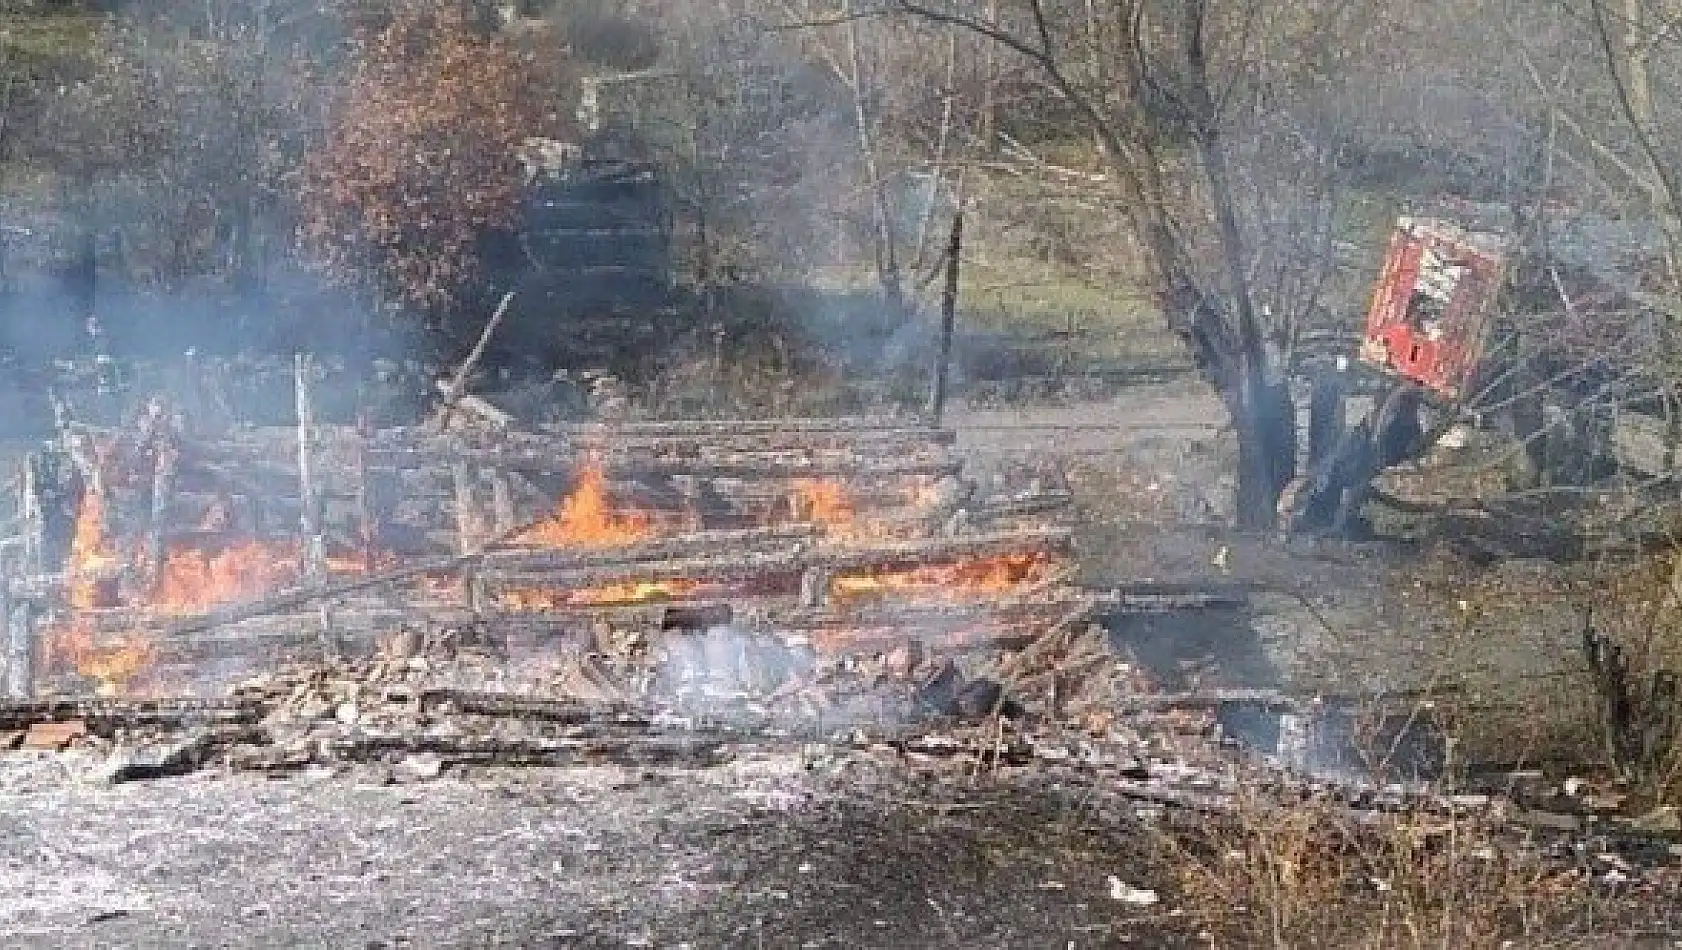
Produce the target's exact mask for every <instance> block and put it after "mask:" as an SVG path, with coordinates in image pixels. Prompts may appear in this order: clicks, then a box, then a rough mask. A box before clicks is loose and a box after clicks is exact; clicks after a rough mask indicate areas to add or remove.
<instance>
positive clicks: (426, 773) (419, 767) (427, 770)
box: [392, 752, 444, 782]
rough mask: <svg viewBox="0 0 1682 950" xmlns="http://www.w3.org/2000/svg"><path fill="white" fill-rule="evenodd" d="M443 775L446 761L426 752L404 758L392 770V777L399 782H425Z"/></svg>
mask: <svg viewBox="0 0 1682 950" xmlns="http://www.w3.org/2000/svg"><path fill="white" fill-rule="evenodd" d="M442 774H444V760H443V759H441V758H439V757H438V756H436V755H432V754H431V753H424V752H422V753H414V754H411V755H406V756H404V757H403V760H402V761H401V762H398V763H397V765H396V767H395V768H393V769H392V777H393V778H395V779H396V780H397V781H399V782H425V781H430V780H432V779H435V778H437V777H438V776H440V775H442Z"/></svg>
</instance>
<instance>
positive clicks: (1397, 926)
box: [1172, 798, 1609, 950]
mask: <svg viewBox="0 0 1682 950" xmlns="http://www.w3.org/2000/svg"><path fill="white" fill-rule="evenodd" d="M1172 847H1173V848H1175V849H1177V851H1178V854H1177V855H1176V860H1175V862H1174V866H1175V868H1176V873H1177V875H1178V881H1177V884H1178V887H1179V890H1180V897H1181V899H1182V901H1183V907H1184V909H1185V911H1186V913H1187V914H1188V915H1189V916H1190V917H1192V919H1193V920H1194V921H1195V923H1196V925H1197V926H1198V928H1199V929H1200V930H1201V932H1202V934H1203V935H1204V937H1205V938H1206V939H1207V940H1208V941H1209V942H1210V943H1212V944H1213V945H1216V946H1231V947H1366V948H1374V950H1377V948H1383V950H1391V948H1424V947H1453V948H1462V947H1466V948H1473V947H1503V946H1520V945H1522V946H1538V945H1555V946H1560V945H1572V944H1576V943H1579V942H1581V941H1586V940H1588V938H1589V937H1590V935H1591V934H1594V933H1595V932H1596V931H1597V930H1599V929H1600V928H1599V927H1598V926H1597V925H1596V924H1595V921H1599V920H1606V919H1609V918H1608V917H1607V911H1608V908H1607V907H1606V906H1605V904H1606V902H1605V901H1603V900H1600V899H1597V898H1596V897H1594V896H1593V895H1592V894H1591V893H1590V892H1589V891H1588V890H1587V889H1585V888H1583V887H1581V886H1580V884H1579V882H1577V881H1575V880H1574V879H1572V878H1571V877H1570V876H1569V875H1567V874H1564V873H1563V872H1561V871H1559V870H1557V869H1551V868H1549V867H1547V866H1546V865H1545V864H1544V863H1543V861H1542V860H1541V858H1540V855H1539V852H1537V851H1536V850H1535V849H1534V848H1532V847H1530V846H1529V843H1528V842H1526V841H1524V840H1522V839H1520V838H1518V837H1516V836H1515V835H1514V834H1512V833H1511V832H1509V831H1507V830H1504V829H1503V828H1502V827H1500V826H1499V825H1497V824H1495V823H1494V822H1492V821H1490V820H1487V819H1481V818H1446V817H1442V818H1439V817H1433V816H1423V815H1410V816H1383V817H1376V818H1375V817H1373V816H1357V815H1355V814H1354V813H1352V812H1350V811H1348V810H1347V809H1345V808H1343V807H1342V806H1340V805H1339V804H1337V803H1335V802H1331V801H1309V802H1304V803H1301V804H1297V805H1292V806H1286V807H1280V806H1277V805H1275V804H1273V803H1270V802H1264V801H1262V800H1261V799H1259V798H1255V799H1251V800H1249V801H1246V802H1244V803H1243V804H1242V805H1241V806H1240V808H1239V809H1238V810H1237V811H1236V812H1235V813H1234V814H1232V815H1229V816H1226V817H1224V818H1221V819H1219V820H1216V821H1213V822H1211V823H1209V824H1206V825H1204V826H1202V827H1199V828H1198V829H1195V830H1193V831H1191V832H1189V833H1186V834H1182V835H1179V836H1177V837H1176V839H1175V841H1174V843H1173V845H1172ZM1601 936H1604V934H1602V935H1601Z"/></svg>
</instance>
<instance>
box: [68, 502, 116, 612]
mask: <svg viewBox="0 0 1682 950" xmlns="http://www.w3.org/2000/svg"><path fill="white" fill-rule="evenodd" d="M117 564H118V561H117V554H116V552H115V551H113V550H112V549H111V546H110V544H109V543H108V542H107V541H106V539H105V496H104V495H102V494H100V493H99V492H96V491H93V490H92V489H89V490H87V491H85V492H83V493H82V503H81V505H79V506H78V508H77V511H76V530H75V533H74V534H73V535H72V536H71V539H70V561H69V568H68V574H69V577H68V578H67V580H68V581H69V587H70V591H69V593H70V608H71V609H72V610H75V611H77V612H81V611H84V610H94V609H96V608H99V607H109V606H112V605H111V604H110V603H109V600H110V593H109V591H110V582H111V571H112V570H113V569H115V568H116V567H117Z"/></svg>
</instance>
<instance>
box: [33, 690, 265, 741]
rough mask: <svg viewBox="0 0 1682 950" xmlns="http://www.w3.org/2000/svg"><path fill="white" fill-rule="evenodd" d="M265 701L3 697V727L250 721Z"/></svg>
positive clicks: (106, 728) (98, 728)
mask: <svg viewBox="0 0 1682 950" xmlns="http://www.w3.org/2000/svg"><path fill="white" fill-rule="evenodd" d="M265 713H266V709H265V707H264V705H263V704H262V703H259V702H255V701H252V700H245V699H192V698H175V699H99V698H91V697H83V698H67V699H36V700H8V701H5V702H0V729H27V728H29V727H30V726H32V725H34V724H36V723H41V722H68V721H71V720H83V721H85V722H87V723H88V728H89V729H90V730H92V731H93V732H96V733H100V734H104V735H109V734H110V732H111V731H113V730H115V729H119V728H139V727H144V726H157V727H166V728H185V727H188V726H195V725H216V724H223V725H228V724H248V723H255V722H257V721H259V720H260V719H262V717H263V715H264V714H265Z"/></svg>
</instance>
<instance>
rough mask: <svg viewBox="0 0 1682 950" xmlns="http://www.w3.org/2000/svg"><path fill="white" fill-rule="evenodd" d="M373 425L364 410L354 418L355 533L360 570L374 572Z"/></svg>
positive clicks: (376, 541)
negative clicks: (370, 461)
mask: <svg viewBox="0 0 1682 950" xmlns="http://www.w3.org/2000/svg"><path fill="white" fill-rule="evenodd" d="M373 434H374V430H373V425H372V424H371V423H370V422H369V421H368V413H367V412H366V410H364V411H361V412H358V413H357V416H356V533H357V535H358V540H359V541H360V542H361V544H362V569H363V570H364V571H366V572H368V573H370V574H372V573H373V572H374V568H375V566H376V565H375V561H376V560H377V559H378V552H379V546H380V542H379V538H380V528H379V524H378V523H377V522H375V520H374V502H373V499H372V498H371V497H370V489H369V486H368V442H369V440H370V439H371V438H372V437H373Z"/></svg>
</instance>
